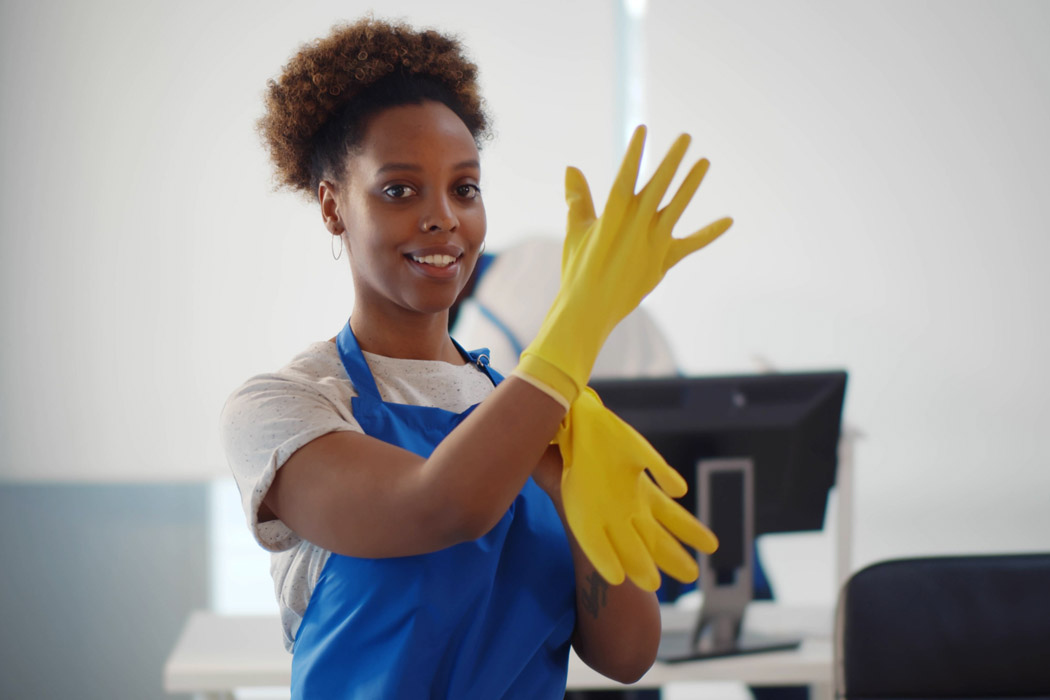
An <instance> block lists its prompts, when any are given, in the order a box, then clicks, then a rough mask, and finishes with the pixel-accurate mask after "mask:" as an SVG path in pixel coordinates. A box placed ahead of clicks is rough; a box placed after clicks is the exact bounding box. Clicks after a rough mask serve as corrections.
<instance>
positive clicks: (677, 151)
mask: <svg viewBox="0 0 1050 700" xmlns="http://www.w3.org/2000/svg"><path fill="white" fill-rule="evenodd" d="M689 141H690V137H689V134H682V135H681V136H679V137H678V138H677V139H675V141H674V143H672V144H671V148H670V149H669V150H668V151H667V155H666V156H664V159H663V161H662V162H661V163H660V167H658V168H657V169H656V172H655V173H653V176H652V177H651V178H650V179H649V182H648V183H647V184H646V185H645V187H644V188H643V189H642V191H641V192H640V193H639V202H638V210H639V212H641V214H642V216H644V217H646V219H648V218H649V217H652V216H653V215H654V214H655V213H656V208H657V207H659V206H660V202H661V201H663V198H664V195H665V194H667V188H668V187H670V186H671V180H673V179H674V174H675V173H676V172H678V166H679V165H681V163H682V158H684V157H685V152H686V149H688V148H689ZM646 223H648V221H646ZM650 232H651V233H655V234H657V235H659V234H660V233H661V231H660V228H659V227H654V228H652V229H651V230H650Z"/></svg>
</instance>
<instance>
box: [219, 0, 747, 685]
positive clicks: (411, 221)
mask: <svg viewBox="0 0 1050 700" xmlns="http://www.w3.org/2000/svg"><path fill="white" fill-rule="evenodd" d="M486 125H487V121H486V117H485V114H484V112H483V110H482V107H481V100H480V97H479V95H478V91H477V83H476V68H475V66H474V65H473V64H472V63H470V62H469V61H468V60H467V59H465V58H464V56H463V55H462V53H461V51H460V47H459V45H458V44H457V43H456V42H455V41H454V40H452V39H450V38H448V37H445V36H442V35H440V34H437V33H435V32H431V31H424V32H417V31H415V30H412V29H410V28H408V27H405V26H402V25H391V24H387V23H384V22H380V21H374V20H371V19H369V20H364V21H361V22H358V23H356V24H354V25H351V26H346V27H338V28H336V29H335V30H334V31H333V33H332V34H331V35H330V36H328V37H326V38H324V39H321V40H319V41H317V42H314V43H312V44H309V45H307V46H305V47H304V48H302V50H301V51H300V52H299V53H298V54H297V55H295V56H294V57H293V58H292V60H291V61H290V62H289V64H288V65H287V66H286V67H285V69H284V72H283V74H282V75H281V76H280V77H279V78H278V79H276V80H273V81H271V82H270V84H269V92H268V96H267V106H266V114H265V116H264V117H263V119H262V120H261V121H260V130H261V133H262V135H263V137H264V140H265V141H266V143H267V145H268V146H269V149H270V153H271V157H272V160H273V162H274V165H275V168H276V171H277V174H278V177H279V179H280V181H281V183H282V184H283V185H285V186H287V187H290V188H292V189H295V190H298V191H301V192H303V193H306V194H307V195H308V196H316V197H317V201H318V202H319V205H320V212H321V216H322V220H323V222H324V225H325V227H326V228H327V230H328V232H329V233H330V234H331V235H332V236H333V237H334V240H335V241H337V242H338V244H339V245H341V246H342V247H345V249H346V251H347V253H348V257H349V261H350V266H351V270H352V274H353V283H354V291H355V298H354V306H353V310H352V313H351V315H350V320H349V322H348V323H347V324H346V325H345V326H344V327H343V329H342V331H341V332H340V333H339V335H338V336H337V337H336V338H333V339H332V340H331V341H328V342H319V343H314V344H313V345H311V346H310V347H309V348H307V349H306V350H305V351H304V352H303V353H301V354H300V355H298V356H297V357H295V358H294V359H293V360H292V361H291V362H290V363H289V364H288V365H287V366H285V367H284V368H282V369H281V370H278V371H277V372H275V373H273V374H267V375H260V376H257V377H255V378H253V379H251V380H249V381H248V382H247V383H246V384H245V385H243V386H242V387H241V388H240V389H238V390H237V391H236V392H234V394H233V395H232V396H231V398H230V400H229V401H228V402H227V405H226V407H225V409H224V412H223V420H222V422H223V439H224V443H225V446H226V450H227V454H228V457H229V460H230V463H231V466H232V469H233V472H234V475H235V477H236V479H237V482H238V486H239V488H240V490H241V495H242V500H243V505H244V508H245V511H246V513H247V515H248V519H249V523H250V526H251V528H252V530H253V533H254V534H255V536H256V538H257V539H258V540H259V542H260V543H261V544H262V546H263V547H265V548H267V549H268V550H270V551H271V552H272V553H273V557H272V566H271V571H272V574H273V576H274V581H275V585H276V592H277V597H278V600H279V604H280V609H281V616H282V622H283V625H284V632H285V643H286V646H288V648H289V649H291V650H292V651H293V653H294V657H293V665H292V691H293V696H294V697H308V698H315V697H317V698H319V697H324V698H329V697H362V698H376V697H406V698H417V697H471V698H475V697H476V698H490V697H491V698H495V697H522V698H545V697H560V695H561V693H562V692H563V690H564V685H565V673H566V665H567V654H568V648H569V644H570V643H571V644H572V645H573V646H574V647H575V649H576V651H577V653H578V654H579V656H580V657H581V658H582V659H583V660H584V661H585V662H587V663H588V664H590V665H591V666H593V667H594V668H595V669H597V670H598V671H600V672H601V673H603V674H605V675H607V676H609V677H611V678H614V679H617V680H620V681H623V682H631V681H633V680H636V679H637V678H639V677H640V676H641V675H642V674H644V673H645V671H646V670H647V669H648V668H649V666H650V665H651V664H652V662H653V660H654V658H655V653H656V647H657V644H658V641H659V635H660V620H659V610H658V606H657V602H656V598H655V597H654V595H653V594H652V593H651V592H649V591H646V590H642V589H640V588H638V587H636V586H635V585H633V584H632V583H631V582H629V581H628V582H625V583H623V584H622V585H615V586H609V585H608V584H606V582H605V580H604V579H603V578H602V577H601V576H599V575H598V574H597V573H596V570H595V567H594V566H593V565H592V564H591V562H590V561H589V560H588V557H587V556H585V555H584V553H583V551H582V550H581V548H580V547H579V545H578V544H577V542H576V540H575V539H574V538H573V537H571V536H568V535H567V534H566V533H567V528H566V527H565V522H566V517H567V516H566V513H565V508H564V500H563V497H562V480H561V479H562V459H561V457H560V455H559V451H558V449H557V448H555V447H552V446H551V444H550V443H551V441H552V438H554V437H555V435H556V433H558V432H559V427H560V426H562V422H563V418H564V417H565V414H566V408H567V407H569V406H570V405H571V406H574V407H575V406H578V405H580V406H584V408H581V409H580V410H581V411H583V410H588V409H587V408H586V407H587V406H590V408H591V409H593V408H594V406H595V404H594V403H593V402H592V403H590V404H586V405H585V404H581V403H580V401H583V402H586V401H587V400H588V398H587V396H588V395H587V394H586V393H584V392H583V385H584V384H585V383H586V378H587V374H588V373H589V367H590V364H593V360H594V358H593V356H591V355H593V354H596V353H597V349H598V348H600V346H601V342H602V341H603V340H604V335H602V334H603V333H605V335H607V333H608V329H606V328H605V326H609V328H611V326H612V325H615V323H616V320H618V319H617V318H615V316H616V315H617V314H619V315H621V316H622V314H624V313H626V311H629V310H630V309H629V308H628V309H626V311H624V310H623V309H622V308H619V307H623V306H630V307H631V308H633V305H636V304H637V301H639V300H640V298H641V296H638V298H637V299H634V298H633V296H632V297H631V298H629V299H627V300H626V301H622V302H620V303H619V305H617V304H613V306H614V307H616V310H615V311H611V312H604V316H605V317H608V318H606V319H605V321H604V322H602V323H599V324H597V326H596V327H595V329H594V330H593V331H592V332H590V334H589V335H588V334H587V333H582V335H581V331H580V330H579V328H578V326H579V318H580V316H581V314H584V315H586V316H589V317H590V316H594V315H595V312H594V310H593V309H591V308H590V307H591V306H593V305H594V301H593V298H592V299H591V300H589V301H588V300H587V299H585V298H584V297H586V296H587V294H588V293H591V294H597V295H604V294H605V290H602V289H600V288H599V289H596V290H594V291H593V292H588V291H587V290H583V291H581V290H579V289H576V290H574V289H573V288H572V285H571V284H570V285H565V286H566V289H567V291H566V292H565V295H564V298H562V299H561V301H560V302H556V304H555V306H558V305H559V303H560V307H559V308H560V309H561V310H560V311H557V312H555V311H552V319H553V320H552V321H551V323H549V324H548V333H547V334H546V336H544V337H543V338H541V339H539V340H538V341H537V342H535V343H534V344H533V346H530V348H531V349H532V353H531V354H530V355H529V358H530V359H529V361H528V362H525V361H523V363H522V365H521V366H519V369H518V370H516V371H515V373H514V376H511V377H509V378H507V379H506V380H505V381H504V380H502V378H501V377H499V376H498V375H497V374H496V373H495V372H493V371H491V370H489V369H488V367H487V366H486V362H485V358H484V357H481V356H478V355H477V354H471V353H467V352H465V351H464V350H463V349H462V348H460V347H459V346H458V345H457V344H456V343H455V342H454V341H453V340H452V338H451V337H450V336H449V334H448V330H447V328H448V309H449V307H450V306H452V304H453V303H454V302H455V300H456V298H457V296H458V295H459V293H460V291H461V290H462V288H463V286H464V285H465V284H466V283H467V281H468V279H469V277H470V274H471V271H472V269H473V266H474V264H475V261H476V260H477V258H478V256H479V255H480V253H481V251H482V249H483V246H484V240H485V209H484V204H483V201H482V197H481V189H480V180H481V171H480V161H479V155H478V147H477V144H478V142H479V140H480V139H482V138H483V137H484V135H485V133H486ZM635 150H636V153H635V160H636V162H635V169H636V168H637V159H639V158H640V153H641V141H640V140H638V143H637V147H636V149H635ZM676 166H677V163H674V167H676ZM674 167H671V170H670V174H669V175H668V177H667V180H668V181H669V179H670V175H673V171H674ZM701 177H702V173H701ZM694 179H695V180H696V183H695V184H696V185H699V178H694ZM573 182H574V183H576V184H575V187H576V189H575V190H574V191H577V192H579V191H580V189H579V187H580V185H579V183H580V182H582V176H579V178H578V180H574V181H573ZM630 186H631V190H632V192H631V195H632V196H633V181H632V182H631V183H630ZM583 187H584V189H585V183H583ZM664 188H665V189H666V184H665V185H664ZM692 189H693V190H694V191H695V187H693V188H692ZM659 195H660V196H662V191H661V192H660V193H659ZM660 196H658V197H657V198H656V199H657V201H656V203H655V204H654V205H653V208H654V209H655V206H656V204H658V203H659V198H660ZM689 196H691V192H690V193H689ZM583 199H585V200H586V201H585V202H583V201H582V200H580V203H578V204H577V205H576V209H575V211H576V212H577V214H578V215H579V216H578V217H577V219H578V223H579V224H580V225H581V226H582V227H583V228H585V229H587V230H590V229H591V228H594V225H596V223H600V221H602V220H605V219H604V217H605V214H603V219H601V220H599V219H597V217H594V216H593V211H592V210H591V211H590V219H591V221H590V223H588V219H587V215H588V206H587V205H589V194H588V195H587V196H586V197H584V198H583ZM676 200H678V197H677V196H676ZM687 200H688V197H686V201H687ZM681 207H684V202H683V203H682V204H681ZM669 208H672V207H669ZM571 211H573V210H572V209H570V212H571ZM678 213H680V211H679V212H678ZM571 218H572V217H571V216H570V219H571ZM620 218H623V217H622V216H621V217H620ZM673 218H677V216H675V217H673ZM726 227H728V224H726ZM723 230H724V229H723ZM668 233H669V228H668ZM719 233H720V231H719ZM715 235H717V234H715ZM610 236H611V234H606V238H607V239H609V240H610V241H611V240H612V239H611V237H610ZM712 237H713V236H712ZM584 238H585V237H584V236H583V235H582V234H581V235H580V236H578V237H577V239H578V240H580V241H583V240H584ZM574 240H575V239H574ZM587 245H590V244H589V243H588V244H587ZM591 247H592V248H593V246H591ZM694 247H699V246H698V245H695V246H694ZM578 248H579V250H578V251H577V252H578V254H577V255H575V256H573V257H572V260H571V261H570V264H568V265H567V269H568V270H569V272H570V273H571V274H572V275H573V276H574V277H575V278H578V279H582V280H586V279H590V278H591V277H593V276H594V275H595V274H596V271H597V269H598V267H599V263H598V262H597V261H596V260H594V259H592V258H593V251H591V252H588V251H590V248H587V246H586V245H582V244H581V245H580V246H579V247H578ZM687 252H689V251H685V250H684V249H681V250H680V249H678V248H675V250H674V251H672V255H671V257H675V261H676V260H677V259H679V258H680V257H681V256H682V255H684V254H686V253H687ZM567 260H569V258H567ZM573 261H574V262H573ZM618 264H619V265H620V267H621V268H624V269H626V268H627V267H629V266H628V265H627V264H626V262H621V263H618ZM672 264H673V263H672ZM581 265H582V268H581ZM632 265H637V261H633V262H632ZM659 276H662V271H661V272H660V273H659V275H658V276H657V279H658V277H659ZM646 284H647V283H646ZM652 284H655V281H653V282H652ZM628 286H630V285H628ZM643 286H644V285H643ZM649 288H650V289H651V285H650V286H649ZM647 291H648V289H645V290H644V291H643V292H642V293H641V294H642V296H644V293H645V292H647ZM632 293H633V294H634V295H637V294H638V290H635V291H634V292H632ZM597 315H598V316H600V317H601V316H603V313H601V312H599V313H598V314H597ZM574 327H575V328H574ZM541 335H542V334H541ZM570 335H571V337H570ZM584 336H586V337H585V338H584V339H583V340H581V337H584ZM588 363H590V364H588ZM580 397H583V398H582V399H581V398H580ZM578 399H579V400H578ZM598 405H600V404H598ZM574 410H576V409H575V408H574ZM561 430H562V431H563V432H564V430H565V428H564V426H562V427H561ZM563 442H566V443H568V442H569V440H568V438H567V437H565V439H563ZM564 449H565V448H564V447H563V450H564ZM643 478H644V475H643ZM665 536H666V535H665ZM647 543H648V542H647ZM603 573H604V572H603ZM628 574H629V575H632V577H633V576H634V574H632V572H631V569H630V566H628ZM642 574H644V572H641V573H640V574H639V576H640V575H642ZM606 578H612V579H613V580H614V581H615V580H616V576H615V573H614V574H613V575H612V576H609V575H608V574H607V575H606ZM619 578H620V579H622V578H623V576H622V574H621V575H620V577H619Z"/></svg>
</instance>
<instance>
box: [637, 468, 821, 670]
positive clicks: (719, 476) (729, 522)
mask: <svg viewBox="0 0 1050 700" xmlns="http://www.w3.org/2000/svg"><path fill="white" fill-rule="evenodd" d="M696 470H697V479H696V485H697V503H698V510H699V513H698V515H699V517H700V521H701V522H704V523H706V524H707V525H708V526H709V527H710V528H711V529H712V530H713V531H714V532H715V534H716V535H718V538H719V547H718V550H716V551H715V552H714V553H713V554H710V555H708V554H701V555H700V557H699V561H700V583H701V585H702V586H703V604H702V605H701V607H700V614H699V616H698V618H697V622H696V625H695V626H694V627H693V629H692V630H681V631H668V632H665V633H664V634H663V635H661V638H660V648H659V650H658V651H657V658H659V659H660V660H661V661H664V662H668V663H671V662H676V661H692V660H695V659H709V658H715V657H719V656H736V655H739V654H755V653H758V652H765V651H781V650H786V649H795V648H797V647H798V646H799V644H801V640H799V639H797V638H779V637H766V636H762V635H757V634H753V633H750V632H743V630H742V627H743V625H742V623H743V619H744V612H745V610H746V609H747V604H748V603H749V602H751V598H752V595H753V583H754V561H753V555H752V552H753V550H754V545H753V543H754V540H755V535H754V532H755V527H754V523H755V494H754V463H753V462H752V460H750V459H712V460H700V462H698V463H697V465H696Z"/></svg>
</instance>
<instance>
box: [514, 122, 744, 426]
mask: <svg viewBox="0 0 1050 700" xmlns="http://www.w3.org/2000/svg"><path fill="white" fill-rule="evenodd" d="M644 142H645V127H641V126H640V127H638V128H637V129H636V130H635V132H634V136H633V137H632V138H631V143H630V145H629V146H628V149H627V154H626V155H625V156H624V159H623V164H622V165H621V166H620V172H619V174H618V175H617V177H616V180H615V182H614V184H613V187H612V191H611V192H610V193H609V199H608V202H606V206H605V211H603V212H602V215H601V216H600V217H599V216H596V214H595V210H594V203H593V201H592V199H591V193H590V188H589V186H588V185H587V180H586V179H585V178H584V176H583V173H581V172H580V171H579V170H577V169H576V168H571V167H570V168H569V169H568V170H567V171H566V174H565V198H566V201H567V202H568V205H569V215H568V228H567V233H566V237H565V246H564V250H563V255H562V273H561V287H560V289H559V291H558V295H557V297H556V298H555V300H554V304H553V305H552V306H551V309H550V311H549V312H548V313H547V316H546V318H545V320H544V322H543V325H542V326H541V327H540V330H539V332H538V333H537V335H536V338H535V339H534V340H533V342H532V343H530V344H529V346H528V347H527V348H526V349H525V351H524V352H523V353H522V359H521V363H520V364H519V365H518V369H516V370H515V374H518V375H519V376H522V375H525V376H523V378H524V379H526V380H528V379H529V378H531V379H534V380H537V381H538V383H539V385H540V388H541V389H545V390H546V389H553V390H554V391H555V392H556V393H557V394H558V395H559V396H560V397H561V398H562V399H563V400H564V401H563V403H564V404H565V405H566V406H568V404H569V403H571V402H572V401H573V399H575V398H576V396H577V395H578V394H579V392H580V390H581V389H582V388H583V387H584V386H585V385H586V383H587V380H588V378H589V377H590V373H591V368H592V367H593V365H594V360H595V358H596V357H597V355H598V351H599V350H601V347H602V345H603V344H604V343H605V340H606V338H608V336H609V333H611V332H612V329H613V328H614V327H615V326H616V324H617V323H619V322H620V321H621V320H622V319H623V318H624V317H625V316H626V315H627V314H629V313H630V312H631V311H633V310H634V309H635V307H637V306H638V304H639V303H640V302H641V300H642V299H643V298H644V297H645V296H646V295H647V294H648V293H649V292H651V291H652V290H653V289H654V288H655V287H656V285H657V284H658V283H659V282H660V280H662V279H663V277H664V275H665V274H666V272H667V271H668V270H669V269H671V267H673V266H674V265H676V264H677V263H678V262H679V261H680V260H682V258H684V257H685V256H687V255H689V254H690V253H693V252H695V251H697V250H699V249H700V248H703V247H704V246H706V245H707V244H708V243H710V242H711V241H713V240H714V239H715V238H717V237H718V236H720V235H722V234H723V233H724V232H725V231H726V230H727V229H729V227H730V226H731V225H732V223H733V221H732V219H729V218H724V219H719V220H718V221H715V222H714V223H712V224H709V225H707V226H705V227H704V228H702V229H700V230H699V231H697V232H695V233H693V234H691V235H689V236H687V237H685V238H674V237H673V236H672V230H673V228H674V225H675V224H676V223H677V222H678V219H679V218H681V215H682V212H684V211H685V208H686V206H687V205H688V204H689V201H690V200H691V199H692V198H693V195H694V194H695V193H696V191H697V189H698V188H699V187H700V183H701V182H702V181H703V178H704V175H705V174H706V172H707V169H708V165H709V164H708V161H707V160H700V161H698V162H697V163H696V164H695V165H694V166H693V167H692V169H691V170H690V171H689V173H688V174H687V175H686V177H685V180H684V181H683V182H682V185H681V186H680V187H679V188H678V191H677V192H676V193H675V195H674V197H673V198H672V199H671V202H670V203H669V204H668V205H667V206H666V207H664V208H662V209H660V208H659V206H660V202H661V201H662V200H663V197H664V194H665V193H666V192H667V189H668V187H669V186H670V184H671V180H672V179H673V178H674V175H675V172H676V171H677V170H678V166H679V164H680V163H681V162H682V158H683V156H684V155H685V151H686V148H688V146H689V137H688V136H687V135H685V134H683V135H682V136H680V137H679V138H678V139H677V140H676V141H675V142H674V144H673V145H672V146H671V149H670V151H668V153H667V156H666V157H665V158H664V160H663V162H662V163H661V164H660V167H659V168H657V170H656V173H655V174H654V175H653V177H652V178H651V179H650V180H649V182H648V184H646V185H645V187H643V188H642V190H641V191H640V192H637V193H635V186H636V184H637V180H638V170H639V167H640V164H641V158H642V150H643V146H644ZM555 398H558V396H555Z"/></svg>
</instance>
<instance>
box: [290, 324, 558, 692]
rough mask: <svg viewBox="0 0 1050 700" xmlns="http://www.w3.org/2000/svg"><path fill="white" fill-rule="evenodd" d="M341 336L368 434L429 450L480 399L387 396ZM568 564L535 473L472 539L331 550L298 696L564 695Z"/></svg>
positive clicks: (306, 641)
mask: <svg viewBox="0 0 1050 700" xmlns="http://www.w3.org/2000/svg"><path fill="white" fill-rule="evenodd" d="M337 345H338V347H339V354H340V357H341V358H342V360H343V366H344V367H345V368H346V372H347V374H348V375H349V376H350V381H351V382H352V383H353V385H354V389H355V390H356V391H357V394H358V395H357V396H356V397H354V398H353V399H352V401H351V406H352V409H353V414H354V418H355V419H356V420H357V421H358V423H360V425H361V428H362V429H363V430H364V432H365V433H366V434H368V435H370V436H372V437H375V438H379V439H380V440H383V441H385V442H389V443H391V444H394V445H398V446H400V447H403V448H405V449H407V450H411V451H412V452H415V453H416V454H418V455H420V456H422V457H427V456H429V455H430V453H431V452H432V451H433V450H434V448H435V447H436V446H437V444H438V443H439V442H441V440H442V439H444V437H445V436H446V435H448V433H449V432H451V431H452V429H453V428H455V427H456V426H457V425H458V424H459V423H460V421H462V420H463V419H464V418H465V417H466V416H467V415H468V414H469V413H470V411H472V410H473V408H474V407H473V406H472V407H471V408H469V409H467V410H466V411H464V412H463V413H460V414H456V413H452V412H450V411H445V410H443V409H439V408H433V407H423V406H409V405H405V404H394V403H387V402H384V401H383V400H382V398H381V397H380V395H379V390H378V389H377V387H376V384H375V380H374V379H373V377H372V373H371V371H370V370H369V368H368V365H367V364H366V362H365V359H364V356H363V355H362V353H361V349H360V346H358V344H357V339H356V338H355V337H354V334H353V332H352V331H351V330H350V325H349V323H347V325H346V326H345V327H344V328H343V330H342V331H341V332H340V334H339V337H338V338H337ZM456 347H457V349H459V350H460V352H461V353H462V354H463V355H464V356H466V357H469V358H470V361H471V362H475V363H477V365H478V367H479V369H481V370H482V371H484V372H485V373H486V374H487V375H488V376H489V378H490V379H491V380H492V382H493V384H497V383H499V382H500V381H501V380H502V377H500V376H499V375H498V374H497V373H496V372H494V371H493V370H491V369H489V368H488V367H487V366H485V365H484V361H485V358H484V357H483V356H481V359H480V360H479V356H480V354H479V353H466V352H464V351H463V349H462V348H460V347H459V345H458V344H457V345H456ZM498 468H499V465H493V469H498ZM573 571H574V570H573V563H572V555H571V552H570V550H569V543H568V540H567V538H566V536H565V531H564V528H563V527H562V524H561V520H560V519H559V518H558V514H557V511H555V509H554V506H553V504H552V503H551V501H550V499H549V498H548V496H547V494H546V493H544V492H543V491H542V490H541V489H540V488H539V487H538V486H537V485H536V484H535V483H534V482H533V480H532V479H531V478H530V479H529V480H528V482H527V483H526V484H525V486H524V487H523V488H522V490H521V493H520V494H518V496H517V498H516V499H515V500H514V502H513V503H512V504H511V506H510V508H509V509H508V510H507V512H506V513H505V514H504V516H503V518H502V519H501V520H500V521H499V523H498V524H497V525H496V526H495V527H494V528H492V530H491V531H489V532H488V533H487V534H486V535H484V536H483V537H481V538H480V539H477V540H474V541H473V542H464V543H461V544H457V545H455V546H452V547H448V548H446V549H442V550H439V551H437V552H431V553H429V554H421V555H416V556H408V557H391V558H385V559H363V558H357V557H348V556H343V555H339V554H335V553H333V554H330V555H329V557H328V561H327V563H326V564H325V566H324V569H323V570H322V571H321V575H320V578H319V579H318V581H317V586H316V587H315V588H314V591H313V593H312V595H311V597H310V603H309V605H308V606H307V609H306V613H305V615H304V616H303V620H302V623H301V625H300V627H299V631H298V633H297V635H296V639H295V646H294V649H293V653H294V656H293V658H292V697H293V698H303V699H309V700H313V699H315V698H324V699H325V700H328V699H335V698H340V699H341V698H367V699H368V700H373V699H374V698H411V699H413V700H415V699H417V698H484V699H486V700H487V699H488V698H528V699H530V700H532V699H534V698H561V697H562V696H563V694H564V692H565V677H566V672H567V669H568V652H569V644H570V641H571V639H572V633H573V629H574V627H575V624H576V604H575V591H574V586H575V582H574V573H573Z"/></svg>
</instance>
